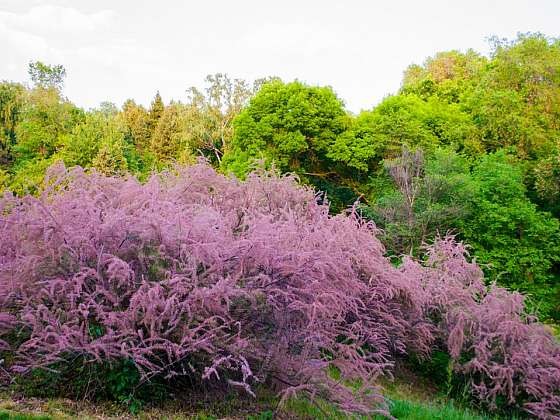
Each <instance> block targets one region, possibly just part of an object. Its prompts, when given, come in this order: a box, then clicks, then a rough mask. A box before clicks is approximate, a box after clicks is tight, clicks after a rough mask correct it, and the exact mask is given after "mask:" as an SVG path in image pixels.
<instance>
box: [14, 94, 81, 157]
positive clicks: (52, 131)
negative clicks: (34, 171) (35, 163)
mask: <svg viewBox="0 0 560 420" xmlns="http://www.w3.org/2000/svg"><path fill="white" fill-rule="evenodd" d="M83 118H84V113H83V111H82V110H80V109H78V108H76V107H75V106H74V105H73V104H71V103H70V102H68V101H66V100H64V99H62V98H61V96H60V94H59V92H58V91H57V90H56V89H54V88H42V87H39V88H36V89H34V90H32V91H29V92H28V95H26V98H25V104H24V106H23V109H22V112H21V117H20V122H19V123H18V124H17V126H16V129H15V134H16V139H17V141H16V144H15V146H14V147H13V150H14V154H15V160H16V164H17V163H18V162H22V161H25V160H31V159H37V158H42V159H46V158H49V157H50V156H51V155H52V154H53V153H54V152H55V151H56V150H57V148H59V147H60V145H61V142H62V137H63V135H65V134H68V133H70V132H71V131H72V129H73V127H74V126H75V125H76V124H78V123H79V122H81V121H83Z"/></svg>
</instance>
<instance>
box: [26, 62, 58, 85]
mask: <svg viewBox="0 0 560 420" xmlns="http://www.w3.org/2000/svg"><path fill="white" fill-rule="evenodd" d="M28 73H29V77H30V78H31V81H32V82H33V83H34V84H35V86H37V87H41V88H54V89H56V90H59V91H60V90H61V89H62V85H63V84H64V78H65V77H66V69H65V68H64V67H63V66H62V65H60V64H58V65H54V66H50V65H48V64H44V63H42V62H40V61H34V62H30V63H29V68H28Z"/></svg>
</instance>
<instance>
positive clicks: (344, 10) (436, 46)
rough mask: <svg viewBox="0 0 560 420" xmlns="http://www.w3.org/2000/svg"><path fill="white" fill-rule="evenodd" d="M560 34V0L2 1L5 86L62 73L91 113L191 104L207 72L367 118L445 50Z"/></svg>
mask: <svg viewBox="0 0 560 420" xmlns="http://www.w3.org/2000/svg"><path fill="white" fill-rule="evenodd" d="M527 31H540V32H543V33H545V34H546V35H548V36H554V37H558V36H559V35H560V33H559V31H560V0H469V1H465V0H463V1H461V2H459V1H453V0H448V1H443V0H424V1H420V0H384V1H376V0H363V1H360V0H345V1H342V0H339V1H331V0H320V1H314V0H313V1H309V0H297V1H293V0H276V1H266V0H260V1H258V0H250V1H247V0H229V1H227V0H214V1H210V0H207V1H204V0H199V1H187V0H185V1H180V0H159V1H143V0H94V1H92V0H0V54H1V55H0V57H1V58H0V80H2V79H4V80H14V81H26V80H27V64H28V63H29V61H31V60H41V61H44V62H46V63H48V64H63V65H64V66H65V67H66V70H67V74H68V76H67V80H66V85H65V94H66V96H68V97H69V98H70V100H72V101H73V102H75V103H76V104H78V105H79V106H82V107H84V108H89V107H94V106H97V105H99V103H100V102H102V101H105V100H108V101H111V102H115V103H116V104H117V105H121V104H122V103H123V102H124V101H125V100H126V99H127V98H133V99H135V100H136V101H137V102H140V103H143V104H149V102H150V101H151V99H152V98H153V96H154V94H155V92H156V90H159V91H160V92H161V94H162V96H163V99H164V101H165V102H168V101H169V100H170V99H171V98H174V99H184V98H185V89H186V88H188V87H189V86H192V85H195V86H202V85H203V80H204V77H205V76H206V75H207V74H210V73H216V72H222V73H228V75H229V76H230V77H232V78H233V77H239V78H244V79H248V80H253V79H255V78H258V77H263V76H280V77H281V78H282V79H284V80H286V81H289V80H293V79H295V78H298V79H300V80H303V81H306V82H308V83H310V84H319V85H330V86H332V87H333V88H334V90H335V91H336V92H337V94H338V95H339V96H340V97H341V98H342V99H343V100H344V101H345V103H346V105H347V107H348V109H350V110H351V111H354V112H358V111H360V110H361V109H368V108H371V107H372V106H373V105H375V104H376V103H378V102H379V101H380V100H381V99H382V98H383V97H384V96H385V95H387V94H389V93H393V92H395V91H396V90H397V89H398V88H399V85H400V82H401V77H402V72H403V71H404V69H405V68H406V67H407V65H409V64H411V63H422V62H423V61H424V59H425V58H426V57H428V56H430V55H433V54H434V53H435V52H437V51H443V50H449V49H460V50H466V49H467V48H473V49H475V50H477V51H480V52H482V53H487V52H488V45H487V42H486V37H488V36H490V35H498V36H499V37H507V38H514V37H515V35H516V33H517V32H527Z"/></svg>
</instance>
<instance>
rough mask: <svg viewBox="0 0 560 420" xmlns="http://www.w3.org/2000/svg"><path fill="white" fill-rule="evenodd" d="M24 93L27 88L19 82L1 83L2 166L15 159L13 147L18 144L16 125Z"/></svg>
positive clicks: (0, 135)
mask: <svg viewBox="0 0 560 420" xmlns="http://www.w3.org/2000/svg"><path fill="white" fill-rule="evenodd" d="M24 94H25V88H24V87H23V85H21V84H19V83H11V82H2V83H0V167H2V166H4V167H6V166H7V165H8V164H10V163H11V162H12V160H13V156H12V147H13V146H14V145H15V144H16V125H17V123H18V121H19V118H20V114H21V111H22V106H23V98H24Z"/></svg>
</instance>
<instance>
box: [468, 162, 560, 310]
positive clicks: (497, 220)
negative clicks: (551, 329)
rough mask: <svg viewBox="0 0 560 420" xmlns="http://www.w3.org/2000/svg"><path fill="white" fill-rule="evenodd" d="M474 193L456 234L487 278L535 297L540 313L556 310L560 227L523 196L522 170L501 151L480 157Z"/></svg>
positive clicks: (559, 291)
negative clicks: (482, 266) (467, 213)
mask: <svg viewBox="0 0 560 420" xmlns="http://www.w3.org/2000/svg"><path fill="white" fill-rule="evenodd" d="M473 180H474V182H475V183H476V184H477V194H476V196H475V197H474V199H473V201H472V205H473V209H472V214H471V216H470V217H469V218H467V219H465V220H462V221H461V222H460V225H461V232H462V234H461V236H462V237H463V238H464V239H465V241H466V242H467V243H468V244H470V245H471V246H472V248H473V251H474V255H475V256H476V258H477V260H478V262H479V263H481V264H485V265H486V268H485V271H486V274H487V275H488V276H489V278H490V279H495V280H498V282H499V283H500V284H503V285H505V286H507V287H510V288H512V289H517V290H521V291H523V292H525V293H528V294H529V295H531V296H532V297H533V298H534V306H535V308H536V309H539V310H540V312H541V313H542V314H543V315H546V316H555V317H557V316H558V314H560V287H559V285H558V263H559V261H560V257H559V256H560V226H559V222H558V220H557V219H555V218H553V217H552V216H551V215H550V214H548V213H544V212H541V211H539V210H538V209H537V207H536V205H535V204H533V203H531V202H530V200H529V199H528V198H527V195H526V188H525V186H524V183H523V171H522V168H520V167H519V165H516V164H515V162H512V159H511V158H510V157H508V156H507V155H506V154H505V153H504V152H498V153H496V154H491V155H488V156H485V157H483V158H482V159H481V160H480V161H479V162H478V163H477V165H476V166H475V168H474V170H473Z"/></svg>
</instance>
